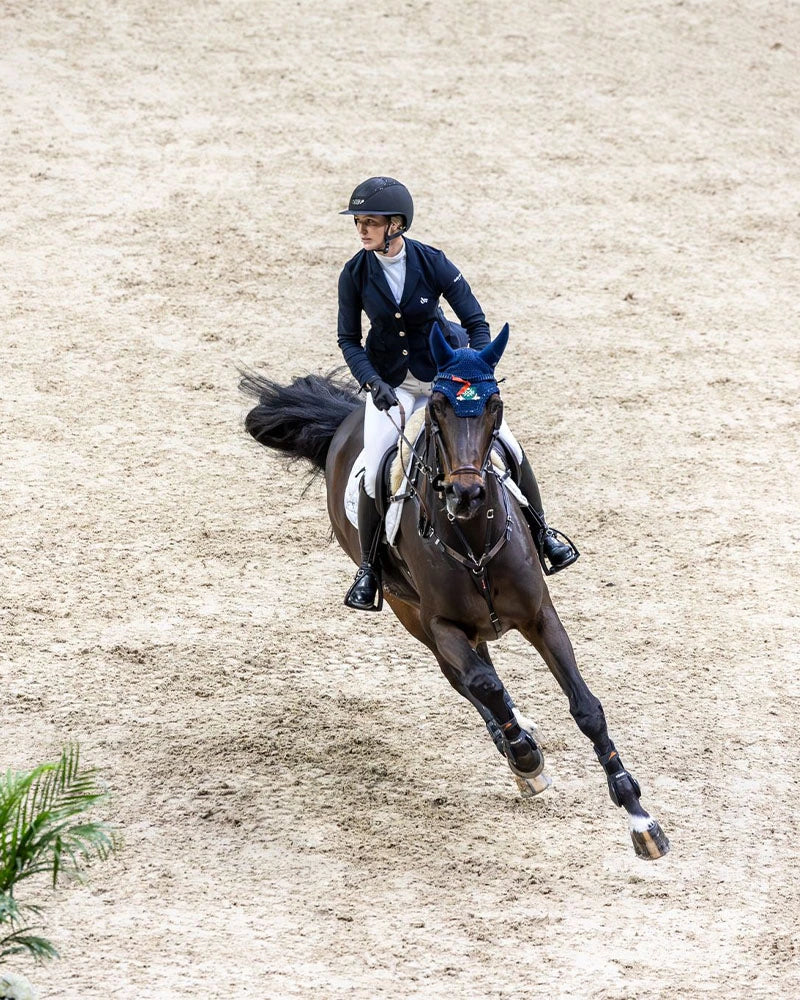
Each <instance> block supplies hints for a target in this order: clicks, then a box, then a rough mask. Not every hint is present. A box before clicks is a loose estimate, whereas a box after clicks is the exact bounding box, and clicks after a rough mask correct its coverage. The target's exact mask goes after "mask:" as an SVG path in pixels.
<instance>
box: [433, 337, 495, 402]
mask: <svg viewBox="0 0 800 1000" xmlns="http://www.w3.org/2000/svg"><path fill="white" fill-rule="evenodd" d="M433 391H434V392H440V393H441V394H442V395H443V396H446V397H447V399H448V400H449V402H450V404H451V406H452V407H453V409H454V410H455V413H456V416H457V417H477V416H479V415H480V414H481V413H483V410H484V407H485V406H486V400H487V399H488V398H489V397H490V396H494V394H495V393H497V392H500V389H499V388H498V386H497V379H496V378H495V377H494V369H493V368H492V366H491V365H489V364H487V362H486V361H484V359H483V358H482V357H481V355H480V353H479V352H478V351H473V350H472V349H471V348H469V347H460V348H458V349H457V350H455V351H453V352H452V357H451V358H449V359H448V361H447V363H446V364H445V365H444V366H443V367H441V368H440V369H439V371H438V372H437V374H436V378H435V379H434V382H433Z"/></svg>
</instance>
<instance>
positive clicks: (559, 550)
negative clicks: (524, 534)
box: [517, 454, 580, 576]
mask: <svg viewBox="0 0 800 1000" xmlns="http://www.w3.org/2000/svg"><path fill="white" fill-rule="evenodd" d="M517 485H518V486H519V488H520V490H522V492H523V494H524V495H525V499H526V500H527V501H528V507H523V508H522V510H523V513H524V514H525V519H526V520H527V522H528V525H529V526H530V529H531V534H532V535H533V540H534V542H535V543H536V550H537V551H538V553H539V562H540V563H541V564H542V569H543V570H544V571H545V573H546V574H547V575H548V576H550V575H551V574H552V573H557V572H558V571H559V570H560V569H566V568H567V566H571V565H572V564H573V563H574V562H575V560H576V559H577V558H578V556H579V555H580V552H578V550H577V548H576V547H575V546H574V545H573V544H572V542H571V541H570V540H569V539H568V538H567V536H566V535H564V534H562V533H561V532H560V531H558V530H557V529H556V528H550V527H548V524H547V521H545V518H544V508H543V507H542V496H541V494H540V493H539V484H538V483H537V482H536V476H535V475H534V474H533V469H532V468H531V463H530V462H529V461H528V459H527V456H526V455H524V454H523V456H522V462H521V463H520V467H519V482H518V483H517Z"/></svg>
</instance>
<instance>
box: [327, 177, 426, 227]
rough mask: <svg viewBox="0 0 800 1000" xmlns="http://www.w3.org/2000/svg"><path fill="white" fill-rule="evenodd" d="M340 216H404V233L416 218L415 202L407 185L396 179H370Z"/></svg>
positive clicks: (360, 187) (352, 197)
mask: <svg viewBox="0 0 800 1000" xmlns="http://www.w3.org/2000/svg"><path fill="white" fill-rule="evenodd" d="M339 215H386V216H390V215H402V216H403V232H407V231H408V230H409V229H410V228H411V220H412V219H413V218H414V202H413V201H412V200H411V195H410V193H409V190H408V188H407V187H406V186H405V184H401V183H400V181H396V180H395V179H394V177H370V178H368V179H367V180H365V181H362V182H361V183H360V184H359V185H358V187H357V188H356V189H355V191H354V192H353V193H352V194H351V195H350V204H349V205H348V206H347V208H346V209H345V210H344V211H343V212H339ZM398 235H399V234H398Z"/></svg>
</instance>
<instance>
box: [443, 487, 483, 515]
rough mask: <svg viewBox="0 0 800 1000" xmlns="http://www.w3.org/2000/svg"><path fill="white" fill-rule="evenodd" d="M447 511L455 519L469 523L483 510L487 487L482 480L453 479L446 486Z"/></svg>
mask: <svg viewBox="0 0 800 1000" xmlns="http://www.w3.org/2000/svg"><path fill="white" fill-rule="evenodd" d="M445 496H446V497H447V510H448V511H449V513H450V514H451V515H452V516H453V517H457V518H459V519H460V520H462V521H467V520H469V518H471V517H474V516H475V515H476V514H477V513H478V511H479V510H480V509H481V507H482V505H483V502H484V501H485V499H486V487H485V486H484V484H483V480H482V479H480V478H477V477H476V478H474V479H473V478H469V479H465V478H461V477H458V478H456V479H451V480H450V482H449V483H447V484H446V486H445Z"/></svg>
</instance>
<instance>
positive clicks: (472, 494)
mask: <svg viewBox="0 0 800 1000" xmlns="http://www.w3.org/2000/svg"><path fill="white" fill-rule="evenodd" d="M453 492H454V493H455V495H456V499H457V500H458V502H459V503H461V504H468V503H477V502H479V501H480V500H483V498H484V496H485V495H486V490H485V489H484V488H483V484H482V483H476V482H473V483H459V482H455V483H453Z"/></svg>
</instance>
